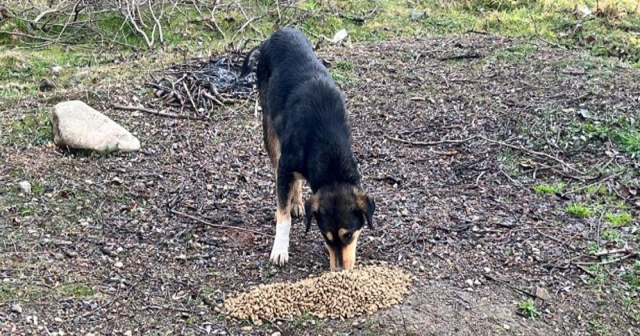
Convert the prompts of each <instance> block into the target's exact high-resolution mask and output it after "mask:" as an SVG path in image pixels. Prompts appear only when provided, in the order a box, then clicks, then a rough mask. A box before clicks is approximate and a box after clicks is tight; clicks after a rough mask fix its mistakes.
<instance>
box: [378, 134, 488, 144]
mask: <svg viewBox="0 0 640 336" xmlns="http://www.w3.org/2000/svg"><path fill="white" fill-rule="evenodd" d="M384 137H385V138H386V139H388V140H391V141H395V142H400V143H404V144H410V145H416V146H435V145H440V144H443V143H454V144H455V143H458V144H459V143H464V142H467V141H469V140H473V139H475V138H476V137H475V136H472V137H470V138H466V139H462V140H440V141H433V142H421V141H410V140H404V139H400V138H394V137H392V136H388V135H386V134H385V135H384Z"/></svg>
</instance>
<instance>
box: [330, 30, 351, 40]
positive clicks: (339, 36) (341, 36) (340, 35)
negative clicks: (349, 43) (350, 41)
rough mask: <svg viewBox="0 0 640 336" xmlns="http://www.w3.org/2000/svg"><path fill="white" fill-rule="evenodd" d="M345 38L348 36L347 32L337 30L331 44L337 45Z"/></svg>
mask: <svg viewBox="0 0 640 336" xmlns="http://www.w3.org/2000/svg"><path fill="white" fill-rule="evenodd" d="M347 36H349V33H347V30H346V29H340V30H338V32H336V34H335V35H333V38H332V39H331V43H338V42H340V41H342V40H344V39H345V38H346V37H347Z"/></svg>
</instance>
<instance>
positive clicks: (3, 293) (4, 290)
mask: <svg viewBox="0 0 640 336" xmlns="http://www.w3.org/2000/svg"><path fill="white" fill-rule="evenodd" d="M14 293H15V288H13V287H11V286H9V285H4V284H3V285H0V302H7V301H9V300H11V298H13V296H14Z"/></svg>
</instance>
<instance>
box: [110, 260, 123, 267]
mask: <svg viewBox="0 0 640 336" xmlns="http://www.w3.org/2000/svg"><path fill="white" fill-rule="evenodd" d="M113 266H114V267H115V268H122V266H124V264H123V263H122V261H118V262H116V263H115V264H113Z"/></svg>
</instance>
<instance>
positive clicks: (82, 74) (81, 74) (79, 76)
mask: <svg viewBox="0 0 640 336" xmlns="http://www.w3.org/2000/svg"><path fill="white" fill-rule="evenodd" d="M89 74H90V73H89V71H80V72H78V73H76V74H75V75H73V77H75V78H77V79H82V78H85V77H88V76H89Z"/></svg>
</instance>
